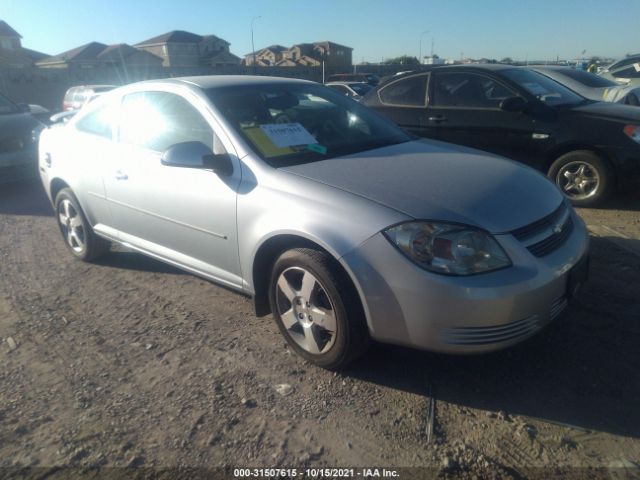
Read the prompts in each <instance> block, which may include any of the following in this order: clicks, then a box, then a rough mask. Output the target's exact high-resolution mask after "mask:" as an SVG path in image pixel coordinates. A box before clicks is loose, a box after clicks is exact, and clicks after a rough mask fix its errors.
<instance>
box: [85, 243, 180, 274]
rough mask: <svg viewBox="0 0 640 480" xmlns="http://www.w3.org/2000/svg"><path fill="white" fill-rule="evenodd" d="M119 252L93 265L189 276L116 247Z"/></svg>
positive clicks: (100, 259)
mask: <svg viewBox="0 0 640 480" xmlns="http://www.w3.org/2000/svg"><path fill="white" fill-rule="evenodd" d="M116 248H117V250H115V251H111V252H109V253H108V254H106V255H104V256H103V257H100V258H98V259H96V260H95V261H94V262H93V263H95V264H96V265H101V266H103V267H110V268H118V269H123V270H136V271H139V272H151V273H169V274H172V275H188V273H187V272H185V271H183V270H180V269H179V268H176V267H174V266H172V265H169V264H168V263H164V262H161V261H160V260H156V259H154V258H151V257H148V256H146V255H143V254H141V253H138V252H134V251H130V250H125V249H124V247H120V246H118V247H116Z"/></svg>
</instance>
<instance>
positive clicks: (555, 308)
mask: <svg viewBox="0 0 640 480" xmlns="http://www.w3.org/2000/svg"><path fill="white" fill-rule="evenodd" d="M568 304H569V302H568V301H567V297H560V298H559V299H557V300H556V301H555V302H553V303H552V304H551V310H550V311H549V319H550V320H555V318H556V317H557V316H558V315H560V314H561V313H562V311H563V310H564V309H565V308H566V307H567V305H568Z"/></svg>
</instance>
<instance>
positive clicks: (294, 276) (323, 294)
mask: <svg viewBox="0 0 640 480" xmlns="http://www.w3.org/2000/svg"><path fill="white" fill-rule="evenodd" d="M269 301H270V303H271V311H272V312H273V316H274V318H275V321H276V323H277V325H278V328H279V329H280V332H281V333H282V335H283V336H284V337H285V339H286V340H287V343H288V344H289V345H290V346H291V348H293V350H295V352H296V353H298V355H300V356H301V357H303V358H305V359H306V360H307V361H309V362H311V363H313V364H315V365H317V366H319V367H322V368H326V369H329V370H337V369H340V368H344V367H345V366H346V365H347V364H348V363H349V362H351V361H352V360H354V359H355V358H356V357H358V356H359V355H360V354H362V353H363V352H364V350H365V349H366V347H367V346H368V343H369V332H368V329H367V326H366V321H365V319H364V313H363V311H362V306H361V303H360V300H359V298H358V295H357V292H356V291H355V288H354V286H353V284H352V283H351V281H350V280H349V278H348V276H347V274H346V272H344V270H343V269H342V267H341V266H340V264H339V263H338V262H337V261H335V260H334V259H333V257H331V256H330V255H329V254H327V253H325V252H322V251H319V250H314V249H309V248H297V249H293V250H288V251H286V252H285V253H283V254H282V255H281V256H280V257H279V258H278V260H276V262H275V265H274V267H273V270H272V274H271V280H270V284H269Z"/></svg>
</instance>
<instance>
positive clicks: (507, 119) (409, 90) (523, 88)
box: [363, 65, 640, 206]
mask: <svg viewBox="0 0 640 480" xmlns="http://www.w3.org/2000/svg"><path fill="white" fill-rule="evenodd" d="M363 103H364V104H365V105H368V106H370V107H373V108H374V109H376V110H378V111H379V112H380V113H382V114H383V115H385V116H387V117H388V118H390V119H391V120H393V121H395V122H396V123H397V124H399V125H400V126H402V127H404V128H405V129H407V130H409V131H411V132H413V133H415V134H416V135H419V136H422V137H428V138H433V139H436V140H442V141H445V142H450V143H456V144H459V145H466V146H469V147H474V148H478V149H480V150H485V151H488V152H492V153H495V154H498V155H502V156H504V157H507V158H511V159H514V160H518V161H521V162H524V163H527V164H529V165H531V166H532V167H534V168H537V169H539V170H541V171H543V172H545V173H546V174H547V175H548V176H549V177H550V178H551V179H552V180H553V181H555V182H556V184H557V185H558V187H559V188H561V189H562V190H563V191H564V193H565V194H566V195H567V196H568V197H569V198H570V199H571V201H572V202H573V203H574V204H575V205H579V206H588V205H593V204H595V203H597V202H599V201H600V200H602V199H603V198H604V197H605V196H606V195H607V194H608V193H610V192H611V190H612V189H613V188H614V186H615V185H616V184H617V183H618V182H621V181H623V180H627V179H629V178H630V177H633V176H637V175H640V108H637V107H632V106H626V105H620V104H613V103H603V102H594V101H592V100H588V99H586V98H584V97H582V96H580V95H578V94H577V93H575V92H573V91H571V90H569V89H568V88H566V87H564V86H563V85H561V84H560V83H558V82H556V81H554V80H552V79H550V78H548V77H546V76H544V75H542V74H540V73H538V72H535V71H532V70H530V69H527V68H523V67H513V66H509V65H469V66H466V65H459V66H458V65H456V66H438V67H434V68H432V69H430V70H427V71H422V72H414V73H407V74H404V75H401V76H398V77H396V78H391V79H390V80H388V81H387V82H385V83H384V84H382V85H380V86H379V87H377V88H376V89H375V90H373V91H371V92H369V93H368V94H367V95H366V96H365V98H364V99H363Z"/></svg>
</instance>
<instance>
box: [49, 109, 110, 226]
mask: <svg viewBox="0 0 640 480" xmlns="http://www.w3.org/2000/svg"><path fill="white" fill-rule="evenodd" d="M117 110H118V104H117V102H115V103H114V102H103V103H101V104H98V105H96V106H95V108H93V109H91V110H89V111H87V112H86V113H84V112H83V113H82V114H81V115H82V116H79V117H78V119H77V120H76V121H75V122H74V123H73V124H71V125H68V126H67V127H56V128H67V129H68V131H69V133H70V136H71V141H68V142H66V143H65V144H64V145H60V147H61V148H62V149H63V151H64V154H65V155H66V156H67V157H68V163H67V164H66V165H67V168H70V170H72V171H70V172H69V175H70V176H72V177H74V178H75V185H74V193H75V195H76V197H78V199H79V201H80V203H81V205H82V208H83V210H84V213H85V215H86V216H87V219H88V220H89V222H90V223H91V225H92V226H93V228H94V229H95V230H97V231H99V232H103V233H107V234H108V230H109V228H110V225H111V224H112V220H113V219H112V218H111V214H110V209H109V205H108V202H107V199H106V192H105V188H104V183H103V177H104V175H105V174H106V173H107V172H108V170H109V162H110V160H111V158H113V156H114V155H116V149H117V145H116V144H115V142H114V138H113V135H114V132H113V127H114V125H115V121H116V115H117ZM58 160H59V159H58V158H56V157H55V155H50V154H49V156H48V158H47V161H46V162H45V166H47V167H49V166H51V165H55V164H56V163H57V162H58Z"/></svg>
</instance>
